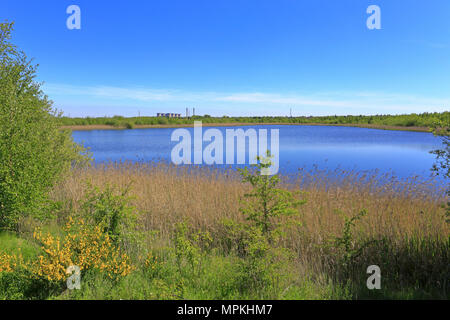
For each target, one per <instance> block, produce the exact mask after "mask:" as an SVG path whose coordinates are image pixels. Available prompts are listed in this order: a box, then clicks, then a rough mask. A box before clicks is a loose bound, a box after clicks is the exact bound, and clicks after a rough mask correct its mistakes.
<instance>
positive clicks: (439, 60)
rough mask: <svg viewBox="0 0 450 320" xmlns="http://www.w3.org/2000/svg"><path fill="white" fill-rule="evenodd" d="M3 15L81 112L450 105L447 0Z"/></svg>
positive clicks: (19, 4)
mask: <svg viewBox="0 0 450 320" xmlns="http://www.w3.org/2000/svg"><path fill="white" fill-rule="evenodd" d="M71 4H76V5H79V7H80V8H81V30H68V29H67V28H66V19H67V17H68V16H69V15H68V14H66V8H67V7H68V6H69V5H71ZM371 4H375V5H378V6H379V7H380V8H381V30H369V29H368V28H367V27H366V19H367V18H368V17H369V14H367V13H366V9H367V7H368V6H369V5H371ZM5 19H7V20H9V21H15V32H14V42H15V43H16V44H18V45H19V46H20V47H21V48H22V49H23V50H24V51H25V52H26V53H27V54H28V55H29V56H30V57H34V58H35V61H36V62H37V63H39V65H40V67H39V80H42V81H45V87H44V88H45V92H46V93H47V94H48V95H49V97H50V98H51V99H52V100H53V101H54V103H55V107H57V108H59V109H61V110H63V111H64V112H65V114H67V115H71V116H88V115H89V116H103V115H114V114H121V115H126V116H132V115H137V113H138V111H140V113H141V115H154V114H155V113H156V112H179V113H183V114H184V112H185V108H186V107H191V108H192V107H195V108H196V110H197V113H198V114H205V113H207V114H211V115H216V116H221V115H224V114H227V115H288V114H289V109H290V108H292V110H293V114H294V115H325V114H333V115H334V114H380V113H383V114H385V113H392V114H397V113H409V112H432V111H445V110H450V1H448V0H433V1H425V0H420V1H418V0H395V1H394V0H385V1H382V0H371V1H366V0H339V1H336V0H305V1H300V0H270V1H268V0H239V1H237V0H202V1H200V0H189V1H187V0H178V1H174V0H158V1H156V0H140V1H139V0H128V1H110V0H109V1H104V0H95V1H93V0H71V1H66V0H54V1H52V0H40V1H29V0H2V1H1V2H0V20H5Z"/></svg>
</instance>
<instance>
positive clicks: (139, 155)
mask: <svg viewBox="0 0 450 320" xmlns="http://www.w3.org/2000/svg"><path fill="white" fill-rule="evenodd" d="M209 128H212V127H203V131H205V130H206V129H209ZM215 128H216V129H218V130H220V131H221V132H222V133H223V135H224V137H225V130H226V129H237V128H242V129H244V130H246V129H248V128H254V129H257V130H258V129H268V130H270V129H279V142H280V143H279V145H280V153H279V154H280V160H279V161H280V163H279V166H280V171H279V172H280V173H284V174H290V173H295V172H297V170H298V168H305V169H311V168H313V167H314V166H318V167H319V168H322V169H329V170H334V169H336V168H341V169H344V170H357V171H367V170H369V171H372V170H378V171H379V172H380V173H388V172H389V173H393V174H395V175H396V176H398V177H400V178H407V177H411V176H414V175H419V176H422V177H429V176H430V168H431V167H432V165H433V163H434V156H433V155H432V154H430V153H429V152H430V151H431V150H433V149H436V148H439V147H442V143H441V140H440V139H439V138H438V137H435V136H433V134H431V133H423V132H410V131H388V130H377V129H366V128H354V127H335V126H296V125H265V126H243V127H215ZM186 129H187V130H188V131H189V132H191V134H192V136H193V128H186ZM173 130H175V128H150V129H132V130H92V131H74V132H73V137H74V140H75V141H76V142H81V143H83V144H84V145H85V146H86V147H89V148H90V151H91V152H92V153H93V157H94V159H95V162H96V163H100V162H105V161H110V160H111V161H118V160H129V161H152V160H161V159H162V160H166V161H170V154H171V151H172V148H173V147H174V146H175V145H176V144H177V142H171V134H172V132H173ZM207 144H209V143H206V142H205V143H204V146H206V145H207ZM224 156H225V155H224Z"/></svg>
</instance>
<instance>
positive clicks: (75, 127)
mask: <svg viewBox="0 0 450 320" xmlns="http://www.w3.org/2000/svg"><path fill="white" fill-rule="evenodd" d="M260 125H286V126H327V127H356V128H367V129H378V130H391V131H414V132H431V129H430V128H428V127H415V126H411V127H406V126H388V125H376V124H375V125H372V124H329V123H279V122H273V123H267V122H265V123H256V122H255V123H248V122H243V123H239V122H232V123H203V126H204V127H238V126H260ZM193 126H194V124H192V123H191V124H154V125H135V126H134V127H133V128H132V129H129V128H127V127H126V126H113V125H106V124H93V125H70V126H61V129H70V130H72V131H90V130H134V129H151V128H154V129H158V128H159V129H161V128H191V127H193Z"/></svg>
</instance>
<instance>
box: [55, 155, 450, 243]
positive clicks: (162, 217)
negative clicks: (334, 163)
mask: <svg viewBox="0 0 450 320" xmlns="http://www.w3.org/2000/svg"><path fill="white" fill-rule="evenodd" d="M381 178H382V179H384V180H385V183H383V184H382V185H379V183H378V182H379V181H380V179H381ZM285 180H287V179H285ZM86 181H90V182H91V183H93V184H94V185H99V186H101V185H106V184H113V185H117V186H120V187H124V186H126V185H128V184H130V183H131V195H132V196H133V197H134V205H135V206H136V207H137V208H138V209H139V211H141V212H143V214H144V216H145V225H146V229H148V230H159V231H160V232H161V234H162V235H170V234H171V232H172V230H173V226H174V224H175V223H176V222H179V221H181V220H183V219H187V220H188V221H190V222H191V224H192V225H193V226H194V227H196V228H201V229H208V230H209V231H210V232H212V233H213V234H214V233H215V234H218V233H219V231H220V230H221V227H220V225H221V221H222V220H223V218H232V219H237V220H240V219H242V216H241V214H240V213H239V207H240V204H239V199H240V198H241V197H242V195H243V194H244V193H245V192H246V191H247V190H248V186H246V185H243V184H242V183H241V182H240V179H239V176H238V174H237V173H236V172H235V171H232V170H227V171H225V172H219V171H216V170H213V169H208V168H191V169H187V168H178V169H177V168H175V167H173V166H171V165H166V164H130V163H122V164H109V165H100V166H97V167H96V168H94V167H91V168H86V169H79V170H77V171H76V172H74V174H73V175H72V176H70V177H69V178H67V179H66V180H65V181H64V183H62V184H60V185H59V186H58V187H57V188H56V189H55V191H54V197H55V198H56V199H58V200H68V199H69V200H73V203H74V204H75V206H76V204H77V203H79V202H80V200H81V199H82V198H83V194H84V190H85V182H86ZM432 183H433V181H432V180H429V181H425V180H418V179H411V180H409V181H403V182H399V181H397V180H395V179H392V178H390V177H389V176H384V177H381V176H377V175H372V176H367V175H365V174H361V173H360V174H358V173H355V172H345V171H335V172H325V171H315V172H305V171H301V172H300V173H299V175H298V176H297V177H294V178H292V177H291V179H290V180H289V181H288V182H285V183H284V187H286V188H290V189H301V190H302V192H304V194H303V197H304V198H305V199H306V200H307V202H306V204H305V205H303V206H301V207H300V209H299V210H300V212H301V215H300V216H299V219H300V220H301V222H302V223H303V227H302V229H303V231H302V233H303V234H304V235H305V234H306V235H308V238H309V239H310V240H314V241H313V242H316V243H320V242H321V241H323V240H324V239H327V238H329V236H330V235H338V234H339V233H340V231H341V230H342V226H343V217H344V216H347V217H349V216H353V215H355V214H356V213H358V212H359V211H360V210H362V209H366V210H367V211H368V215H367V216H366V217H365V218H364V219H363V220H362V221H361V222H360V224H359V227H358V232H360V233H361V234H364V235H366V236H369V237H375V238H378V237H389V238H391V239H401V238H404V237H405V236H409V237H412V236H419V237H437V236H440V237H442V236H444V237H445V236H446V235H448V233H449V227H448V224H446V223H445V219H444V215H445V210H444V209H443V208H442V207H441V204H442V203H443V202H444V200H445V199H444V197H443V194H442V192H438V191H437V190H436V189H435V190H434V191H433V192H432V191H431V189H430V187H432ZM297 238H298V237H297ZM296 240H303V239H296V237H295V236H294V237H293V238H291V241H292V244H294V243H296ZM297 245H299V244H297Z"/></svg>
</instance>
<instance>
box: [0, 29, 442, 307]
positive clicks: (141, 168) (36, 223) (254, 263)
mask: <svg viewBox="0 0 450 320" xmlns="http://www.w3.org/2000/svg"><path fill="white" fill-rule="evenodd" d="M11 28H12V25H11V24H0V59H1V60H0V76H1V77H0V123H1V127H0V299H248V298H250V299H363V298H393V299H395V298H404V299H414V298H416V299H421V298H422V299H428V298H438V299H448V298H449V292H450V283H449V281H448V275H449V274H450V263H449V262H450V257H449V254H450V237H449V231H450V230H449V228H450V226H449V223H448V219H447V218H448V217H447V216H446V211H447V213H448V209H446V207H445V205H446V202H447V201H448V194H446V191H447V190H446V189H445V188H442V190H441V188H440V187H439V184H437V183H436V181H435V180H434V178H431V177H430V178H429V179H421V178H419V177H413V178H411V179H409V180H397V179H396V178H395V177H393V176H390V175H382V176H380V175H378V174H376V173H367V172H352V171H350V172H348V171H339V170H336V171H331V172H330V171H323V170H319V169H317V168H316V169H314V170H313V171H306V170H303V169H301V168H300V169H299V172H298V174H297V175H295V176H293V177H285V176H266V175H261V174H260V173H261V171H263V170H265V168H266V167H267V166H268V165H269V163H268V161H270V160H269V159H260V160H261V161H260V162H259V164H258V165H257V166H256V167H254V168H247V169H244V170H240V171H235V170H232V169H229V170H219V169H211V168H207V167H176V166H173V165H170V164H165V163H163V162H159V163H110V164H102V165H97V166H93V165H91V164H90V162H89V161H88V160H89V158H88V156H87V155H86V152H85V150H84V149H83V148H82V147H80V146H78V145H76V144H75V143H74V142H73V140H72V138H71V136H70V133H69V132H67V131H61V130H59V127H60V125H61V122H62V121H63V119H61V118H60V117H59V116H58V114H57V113H56V112H55V110H54V109H53V107H52V105H51V102H50V101H48V99H47V97H45V95H44V94H43V93H42V91H41V90H40V87H39V84H37V83H36V82H35V81H34V76H35V67H34V66H32V64H31V62H30V61H29V60H28V59H27V58H26V56H25V55H24V54H23V53H22V52H20V51H18V49H17V48H16V47H15V46H13V45H12V44H11V43H10V32H11ZM443 115H445V113H444V114H443ZM441 116H442V115H438V116H437V117H441ZM165 120H167V119H165ZM167 121H168V120H167ZM444 121H445V118H444ZM436 132H441V131H436ZM441 134H443V133H441ZM447 136H448V134H447V133H444V134H443V137H444V139H447V138H445V137H447ZM445 141H448V139H447V140H445ZM446 147H448V144H446ZM435 153H436V155H437V157H438V161H437V164H436V167H435V168H434V169H435V172H437V173H439V174H441V175H444V178H448V171H447V170H448V148H447V149H444V150H438V151H436V152H435ZM369 265H378V266H379V267H380V269H381V274H382V287H381V289H380V290H369V289H368V288H367V286H366V280H367V277H368V274H367V273H366V270H367V267H368V266H369ZM72 266H76V267H78V268H79V270H80V275H79V276H80V278H79V280H80V289H73V290H69V287H70V286H69V285H68V282H67V281H69V284H70V283H72V282H70V281H72V280H73V277H74V276H77V275H78V274H77V273H76V272H75V273H72V272H73V270H74V269H75V268H74V267H72ZM72 284H73V283H72Z"/></svg>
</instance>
